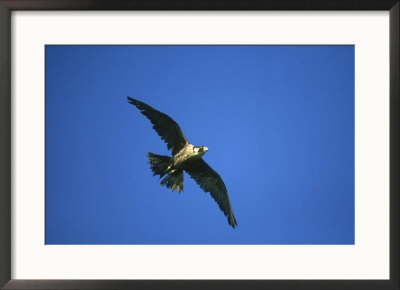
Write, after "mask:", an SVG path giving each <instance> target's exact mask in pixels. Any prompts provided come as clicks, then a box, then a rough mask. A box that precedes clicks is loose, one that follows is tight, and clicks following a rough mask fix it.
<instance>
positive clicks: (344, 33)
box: [12, 11, 389, 279]
mask: <svg viewBox="0 0 400 290" xmlns="http://www.w3.org/2000/svg"><path fill="white" fill-rule="evenodd" d="M12 28H13V31H12V48H13V50H12V51H13V54H12V56H13V57H12V79H13V84H12V93H13V95H12V125H13V131H12V144H13V155H12V188H13V192H12V204H13V209H12V213H13V215H12V239H13V251H12V265H13V266H12V278H13V279H388V278H389V13H388V12H121V11H120V12H54V11H51V12H42V11H39V12H23V11H18V12H13V14H12ZM44 44H355V45H356V51H355V64H356V99H355V104H356V107H355V108H356V109H355V118H356V119H355V138H356V139H355V144H356V148H355V149H356V150H355V165H356V171H355V173H356V174H355V188H356V224H355V228H356V245H354V246H288V245H284V246H279V245H276V246H273V245H272V246H271V245H265V246H245V245H242V246H136V245H132V246H44V182H43V181H44V65H43V64H44Z"/></svg>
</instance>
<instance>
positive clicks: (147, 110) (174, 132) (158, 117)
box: [128, 97, 188, 155]
mask: <svg viewBox="0 0 400 290" xmlns="http://www.w3.org/2000/svg"><path fill="white" fill-rule="evenodd" d="M128 102H129V103H131V104H132V105H134V106H136V108H138V109H139V110H140V111H141V113H142V114H143V115H145V116H146V117H147V118H148V119H149V120H150V122H151V123H152V124H153V129H154V130H155V131H156V132H157V134H158V135H159V136H160V137H161V139H162V140H164V141H165V143H167V147H168V150H170V149H172V154H173V155H175V154H176V153H177V152H179V151H180V150H181V149H182V148H183V147H184V146H185V144H186V143H188V141H187V139H186V137H185V135H183V132H182V130H181V128H180V127H179V125H178V124H177V123H176V122H175V121H174V120H173V119H172V118H171V117H169V116H168V115H166V114H164V113H161V112H159V111H157V110H156V109H154V108H153V107H150V106H149V105H147V104H145V103H143V102H140V101H138V100H135V99H133V98H131V97H128Z"/></svg>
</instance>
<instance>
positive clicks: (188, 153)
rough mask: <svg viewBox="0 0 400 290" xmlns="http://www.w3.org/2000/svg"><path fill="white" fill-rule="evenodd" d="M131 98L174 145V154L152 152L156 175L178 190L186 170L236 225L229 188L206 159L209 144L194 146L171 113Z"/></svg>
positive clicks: (152, 167) (165, 138)
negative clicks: (170, 155) (169, 114)
mask: <svg viewBox="0 0 400 290" xmlns="http://www.w3.org/2000/svg"><path fill="white" fill-rule="evenodd" d="M128 102H129V103H131V104H132V105H134V106H136V108H138V109H139V110H140V111H141V113H142V114H143V115H145V116H146V117H147V118H148V119H149V120H150V122H151V123H152V124H153V129H154V130H155V131H156V132H157V134H158V135H159V136H160V137H161V139H162V140H164V141H165V143H167V147H168V150H170V149H172V157H169V156H164V155H157V154H154V153H151V152H149V153H148V156H147V157H148V158H149V164H150V168H151V170H152V171H153V173H154V174H153V175H159V176H160V178H162V177H164V176H165V175H166V177H164V179H163V180H162V181H161V185H165V186H166V187H167V188H171V189H172V191H174V190H177V191H178V192H179V193H180V192H181V191H182V190H183V171H186V172H187V173H188V174H189V175H190V177H192V178H193V179H194V180H195V181H196V183H197V184H198V185H199V186H200V187H201V188H202V189H203V190H204V191H205V192H209V193H210V194H211V196H212V197H213V198H214V200H215V201H216V202H217V204H218V205H219V208H220V209H221V211H222V212H223V213H224V214H225V216H226V217H227V218H228V223H229V225H230V226H232V227H233V228H235V227H236V226H237V223H236V219H235V216H234V215H233V210H232V206H231V203H230V201H229V197H228V192H227V190H226V187H225V184H224V182H223V181H222V178H221V176H219V174H218V173H217V172H215V171H214V170H213V169H212V168H211V167H210V166H209V165H208V164H207V163H206V162H205V161H204V160H203V159H202V156H203V155H204V154H205V153H206V152H207V150H208V148H207V147H206V146H194V145H192V144H190V143H189V142H188V140H187V139H186V137H185V135H183V132H182V131H181V128H180V127H179V125H178V124H177V123H176V122H175V121H174V120H173V119H172V118H170V117H169V116H167V115H166V114H164V113H161V112H159V111H157V110H156V109H154V108H152V107H150V106H149V105H146V104H145V103H143V102H140V101H138V100H135V99H132V98H131V97H128Z"/></svg>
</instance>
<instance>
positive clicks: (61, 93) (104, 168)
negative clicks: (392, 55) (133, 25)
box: [45, 45, 354, 244]
mask: <svg viewBox="0 0 400 290" xmlns="http://www.w3.org/2000/svg"><path fill="white" fill-rule="evenodd" d="M127 96H131V97H133V98H136V99H138V100H141V101H143V102H145V103H147V104H149V105H151V106H153V107H154V108H156V109H158V110H160V111H162V112H164V113H166V114H168V115H169V116H170V117H172V118H173V119H174V120H175V121H176V122H177V123H178V124H179V125H180V127H181V129H182V130H183V132H184V134H185V135H186V137H187V138H188V140H189V141H190V142H191V143H193V144H195V145H206V146H207V147H208V148H209V151H208V152H207V153H206V154H205V155H204V156H203V158H204V160H205V161H206V162H207V163H208V164H209V165H210V166H211V167H213V168H214V170H216V171H217V172H218V173H219V174H220V175H221V177H222V178H223V180H224V182H225V184H226V186H227V189H228V194H229V197H230V200H231V203H232V207H233V210H234V212H235V216H236V219H237V222H238V227H237V228H236V229H232V228H231V227H230V226H229V225H228V223H227V220H226V218H225V216H224V215H223V213H222V212H221V211H220V210H219V208H218V205H217V204H216V203H215V202H214V200H213V199H212V198H211V197H210V195H209V194H206V193H204V192H203V191H202V190H201V189H200V188H199V187H198V186H197V185H196V183H195V182H194V181H193V180H192V179H191V178H190V177H189V176H188V175H187V174H185V176H184V191H183V192H182V193H181V194H178V193H177V192H171V191H170V190H169V189H167V188H165V187H161V186H160V185H159V183H160V180H159V178H158V177H154V176H153V175H152V173H151V171H150V168H149V165H148V164H147V157H146V155H147V153H148V152H153V153H156V154H161V155H170V152H168V151H167V147H166V145H165V143H164V142H163V141H162V140H161V139H160V138H159V137H158V135H157V134H156V132H155V131H154V130H153V129H152V128H151V124H150V122H149V120H147V119H146V118H145V117H144V116H143V115H142V114H140V113H139V111H138V110H137V109H136V108H135V107H134V106H132V105H130V104H129V103H128V102H127V100H126V97H127ZM45 223H46V244H353V243H354V47H353V46H68V45H66V46H64V45H62V46H46V220H45Z"/></svg>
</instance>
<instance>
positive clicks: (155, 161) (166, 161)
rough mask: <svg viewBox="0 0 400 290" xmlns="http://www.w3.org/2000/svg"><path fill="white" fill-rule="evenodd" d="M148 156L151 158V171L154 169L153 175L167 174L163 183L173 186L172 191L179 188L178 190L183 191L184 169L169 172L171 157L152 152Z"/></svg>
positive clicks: (169, 186)
mask: <svg viewBox="0 0 400 290" xmlns="http://www.w3.org/2000/svg"><path fill="white" fill-rule="evenodd" d="M147 157H148V158H149V164H150V168H151V171H153V175H159V176H160V178H161V177H164V176H165V175H166V174H167V176H166V177H165V178H164V179H163V180H162V181H161V185H164V186H166V187H167V188H171V189H172V191H174V190H177V191H178V192H181V191H182V190H183V171H182V170H181V171H175V172H172V173H167V170H168V166H169V165H170V162H171V157H169V156H164V155H157V154H154V153H151V152H149V154H148V155H147Z"/></svg>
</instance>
